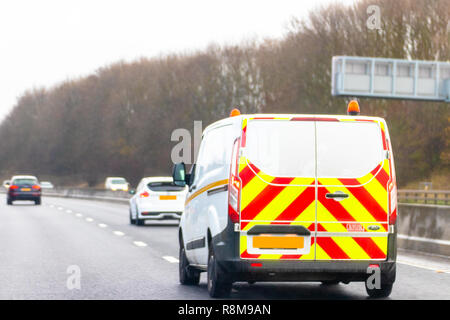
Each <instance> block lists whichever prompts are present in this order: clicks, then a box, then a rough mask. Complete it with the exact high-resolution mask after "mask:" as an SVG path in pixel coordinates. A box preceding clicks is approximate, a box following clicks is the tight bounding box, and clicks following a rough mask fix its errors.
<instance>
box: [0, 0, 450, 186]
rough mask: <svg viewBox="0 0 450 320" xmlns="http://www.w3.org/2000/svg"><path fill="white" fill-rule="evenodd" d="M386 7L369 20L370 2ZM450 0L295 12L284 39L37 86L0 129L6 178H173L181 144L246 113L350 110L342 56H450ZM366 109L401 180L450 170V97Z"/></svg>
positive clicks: (0, 170)
mask: <svg viewBox="0 0 450 320" xmlns="http://www.w3.org/2000/svg"><path fill="white" fill-rule="evenodd" d="M369 5H378V6H379V7H380V9H381V16H380V17H381V26H380V29H374V30H371V29H369V28H367V25H366V22H367V19H368V14H367V11H366V10H367V7H368V6H369ZM449 21H450V6H449V5H448V0H398V1H390V0H361V1H359V2H357V3H356V4H355V5H353V6H344V5H340V4H332V5H328V6H326V7H322V8H319V9H316V10H314V11H312V12H310V14H309V16H308V18H306V19H293V20H292V21H291V24H290V27H289V28H288V30H287V31H286V33H285V35H284V36H283V37H282V38H281V39H266V40H264V41H247V42H242V43H240V44H239V45H229V46H219V45H211V46H209V47H208V48H206V49H204V50H199V51H197V52H194V53H190V54H169V55H165V56H161V57H154V58H141V59H139V60H136V61H133V62H123V61H122V62H117V63H114V64H112V65H109V66H106V67H102V68H100V69H98V70H97V71H96V72H94V73H92V74H91V75H89V76H86V77H82V78H78V79H72V80H68V81H65V82H63V83H60V84H58V85H56V86H54V87H52V88H35V89H32V90H28V91H26V92H25V93H24V94H23V95H22V96H21V97H20V98H19V99H18V102H17V104H16V105H15V106H14V108H13V109H12V111H11V112H10V113H9V115H8V116H7V117H6V118H5V119H4V121H3V122H2V123H1V125H0V150H1V152H0V175H2V176H4V177H5V179H6V178H7V177H8V176H9V175H11V174H13V173H17V172H20V173H33V174H36V175H38V176H40V177H56V178H58V180H59V181H61V183H64V184H79V183H87V184H88V185H89V186H94V185H96V184H98V183H100V182H102V181H103V180H104V178H105V177H106V176H110V175H114V176H116V175H119V176H124V177H126V178H127V179H129V180H130V181H131V182H132V183H133V184H135V183H136V182H137V181H138V180H139V179H140V178H141V177H143V176H150V175H160V174H161V175H170V170H171V167H172V163H171V159H170V153H171V149H172V148H173V146H174V145H175V144H176V143H175V142H172V141H171V140H170V137H171V133H172V132H173V130H175V129H177V128H186V129H189V130H190V131H191V132H192V131H193V123H194V121H195V120H201V121H202V122H203V127H205V126H206V125H208V124H209V123H212V122H213V121H216V120H218V119H221V118H224V117H227V116H228V114H229V111H230V110H231V109H232V108H233V107H234V106H239V107H240V109H241V112H243V113H255V112H268V113H312V114H345V112H346V98H338V97H332V96H331V93H330V92H331V88H330V86H331V79H330V77H331V58H332V56H334V55H357V56H369V57H389V58H400V59H421V60H440V61H449V60H450V32H449V30H448V29H449V27H448V25H449ZM360 105H361V108H362V114H365V115H373V116H381V117H384V118H385V119H386V120H387V122H388V125H389V128H390V133H391V138H392V143H393V148H394V151H395V156H396V167H397V176H398V180H399V184H400V187H401V186H402V185H405V184H407V183H409V182H411V181H418V180H421V179H427V178H429V177H430V176H431V175H432V174H433V173H435V172H442V173H443V174H447V175H448V173H449V167H450V166H449V165H450V113H449V106H448V104H445V103H436V102H421V101H420V102H419V101H406V100H405V101H402V100H383V99H361V100H360Z"/></svg>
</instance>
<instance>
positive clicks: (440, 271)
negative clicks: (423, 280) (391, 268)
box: [397, 259, 450, 273]
mask: <svg viewBox="0 0 450 320" xmlns="http://www.w3.org/2000/svg"><path fill="white" fill-rule="evenodd" d="M397 262H398V263H401V264H406V265H408V266H412V267H416V268H422V269H426V270H431V271H434V272H438V273H450V270H445V269H437V268H432V267H428V266H424V265H421V264H416V263H411V262H407V261H402V260H399V259H397Z"/></svg>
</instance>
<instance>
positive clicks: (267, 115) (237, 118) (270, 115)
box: [204, 113, 385, 132]
mask: <svg viewBox="0 0 450 320" xmlns="http://www.w3.org/2000/svg"><path fill="white" fill-rule="evenodd" d="M249 118H276V119H275V120H277V119H283V118H288V119H289V118H335V119H338V120H345V119H358V120H374V121H380V122H385V121H384V119H383V118H380V117H371V116H351V115H336V114H333V115H331V114H287V113H286V114H284V113H255V114H241V115H239V116H235V117H229V118H225V119H222V120H218V121H216V122H214V123H212V124H210V125H209V126H207V127H206V128H205V130H204V132H206V131H208V130H210V129H212V128H214V127H216V126H220V125H224V124H227V123H235V122H240V121H242V120H243V119H249Z"/></svg>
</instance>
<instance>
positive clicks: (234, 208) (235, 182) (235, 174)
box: [228, 139, 242, 223]
mask: <svg viewBox="0 0 450 320" xmlns="http://www.w3.org/2000/svg"><path fill="white" fill-rule="evenodd" d="M240 142H241V139H236V141H235V142H234V145H233V152H232V154H231V164H230V177H229V179H228V215H229V216H230V220H231V222H232V223H237V222H239V215H240V206H241V187H242V183H241V179H240V178H239V166H238V161H239V145H240Z"/></svg>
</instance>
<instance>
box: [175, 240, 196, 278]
mask: <svg viewBox="0 0 450 320" xmlns="http://www.w3.org/2000/svg"><path fill="white" fill-rule="evenodd" d="M179 258H180V259H179V261H180V262H179V263H178V271H179V275H180V283H181V284H182V285H187V286H191V285H197V284H198V283H199V282H200V272H198V271H197V270H192V268H190V267H189V261H188V259H187V257H186V252H185V251H184V248H182V247H180V256H179Z"/></svg>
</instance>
